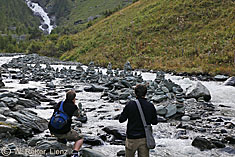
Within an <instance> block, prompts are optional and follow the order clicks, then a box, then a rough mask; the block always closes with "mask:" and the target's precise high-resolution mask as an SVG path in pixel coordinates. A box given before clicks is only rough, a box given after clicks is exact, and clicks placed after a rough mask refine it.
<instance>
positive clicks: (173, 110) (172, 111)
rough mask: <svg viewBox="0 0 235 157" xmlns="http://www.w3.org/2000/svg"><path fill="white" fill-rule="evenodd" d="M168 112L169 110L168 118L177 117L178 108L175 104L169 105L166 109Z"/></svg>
mask: <svg viewBox="0 0 235 157" xmlns="http://www.w3.org/2000/svg"><path fill="white" fill-rule="evenodd" d="M166 110H167V113H166V115H165V117H166V118H169V117H171V116H173V115H175V114H176V112H177V108H176V105H175V104H168V105H167V107H166Z"/></svg>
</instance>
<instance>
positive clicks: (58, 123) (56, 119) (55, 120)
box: [50, 101, 69, 129]
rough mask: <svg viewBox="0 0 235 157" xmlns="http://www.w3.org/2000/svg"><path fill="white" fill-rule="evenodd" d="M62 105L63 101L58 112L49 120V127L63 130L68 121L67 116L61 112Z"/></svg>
mask: <svg viewBox="0 0 235 157" xmlns="http://www.w3.org/2000/svg"><path fill="white" fill-rule="evenodd" d="M63 104H64V101H62V102H61V104H60V108H59V110H58V111H56V112H55V113H54V114H53V116H52V117H51V120H50V124H51V126H52V127H53V128H55V129H61V128H63V127H64V126H65V125H66V124H67V122H68V120H69V116H68V115H67V114H66V113H65V112H64V110H63Z"/></svg>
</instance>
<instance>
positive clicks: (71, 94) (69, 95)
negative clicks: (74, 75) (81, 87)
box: [66, 90, 76, 101]
mask: <svg viewBox="0 0 235 157" xmlns="http://www.w3.org/2000/svg"><path fill="white" fill-rule="evenodd" d="M75 97H76V92H75V91H74V90H69V91H68V92H67V93H66V100H68V101H72V100H73V99H74V98H75Z"/></svg>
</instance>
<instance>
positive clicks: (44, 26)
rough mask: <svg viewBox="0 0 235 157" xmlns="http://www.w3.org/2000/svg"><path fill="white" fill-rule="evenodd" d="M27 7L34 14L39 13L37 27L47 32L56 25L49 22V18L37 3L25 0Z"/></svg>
mask: <svg viewBox="0 0 235 157" xmlns="http://www.w3.org/2000/svg"><path fill="white" fill-rule="evenodd" d="M25 2H26V3H27V5H28V7H29V8H30V9H31V10H32V11H33V12H34V14H35V15H39V16H40V17H41V18H42V20H43V21H42V22H41V25H40V26H39V28H40V29H41V30H43V31H44V32H47V33H48V34H50V33H51V31H52V30H53V29H54V28H55V27H56V26H55V25H52V24H51V20H50V18H49V16H48V14H47V13H46V12H45V11H44V10H43V8H42V7H41V6H40V5H39V4H38V3H33V2H31V1H30V0H25Z"/></svg>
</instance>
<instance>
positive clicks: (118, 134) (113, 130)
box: [102, 126, 126, 140]
mask: <svg viewBox="0 0 235 157" xmlns="http://www.w3.org/2000/svg"><path fill="white" fill-rule="evenodd" d="M102 130H103V131H105V132H106V133H108V134H111V135H114V137H115V138H116V139H120V140H125V139H126V132H125V131H124V130H121V129H119V128H117V127H114V126H107V127H105V128H103V129H102Z"/></svg>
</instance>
